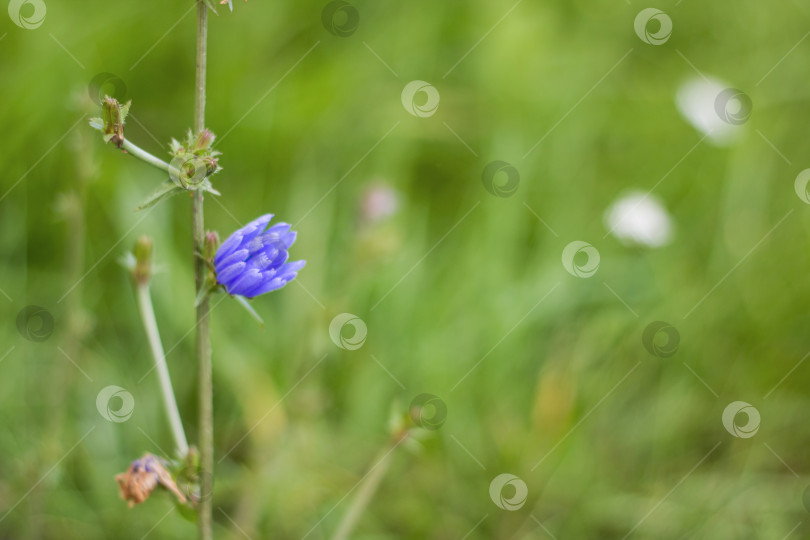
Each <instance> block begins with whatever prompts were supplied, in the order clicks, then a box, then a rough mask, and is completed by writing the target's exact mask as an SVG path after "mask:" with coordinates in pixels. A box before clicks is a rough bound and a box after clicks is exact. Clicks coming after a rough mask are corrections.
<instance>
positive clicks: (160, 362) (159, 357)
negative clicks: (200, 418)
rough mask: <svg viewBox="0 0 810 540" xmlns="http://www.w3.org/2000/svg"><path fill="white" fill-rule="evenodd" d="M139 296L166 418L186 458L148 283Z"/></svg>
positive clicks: (180, 424) (177, 446)
mask: <svg viewBox="0 0 810 540" xmlns="http://www.w3.org/2000/svg"><path fill="white" fill-rule="evenodd" d="M137 295H138V307H139V308H140V312H141V320H142V321H143V327H144V330H146V337H147V339H148V340H149V347H150V348H151V349H152V356H153V357H154V359H155V368H156V369H157V373H158V378H159V379H160V391H161V393H162V394H163V404H164V405H165V409H166V416H167V418H168V420H169V425H170V426H171V428H172V434H173V435H174V444H175V446H176V448H177V453H178V454H179V457H180V458H185V457H186V455H188V441H187V440H186V432H185V431H184V430H183V422H182V421H181V420H180V412H179V411H178V410H177V400H175V397H174V390H173V388H172V380H171V377H170V376H169V368H168V367H167V366H166V354H165V353H164V352H163V344H162V343H161V342H160V333H159V332H158V326H157V320H155V310H154V308H153V307H152V297H151V296H150V295H149V285H148V284H146V283H144V284H139V285H138V286H137Z"/></svg>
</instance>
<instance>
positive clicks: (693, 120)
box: [675, 77, 742, 146]
mask: <svg viewBox="0 0 810 540" xmlns="http://www.w3.org/2000/svg"><path fill="white" fill-rule="evenodd" d="M729 86H730V85H728V84H726V83H725V82H723V81H720V80H717V79H713V78H707V79H703V78H702V77H695V78H693V79H689V80H688V81H686V82H684V83H683V84H681V86H680V87H679V88H678V93H677V95H676V96H675V103H676V105H677V106H678V111H679V112H680V113H681V114H682V115H683V117H684V118H686V120H688V121H689V123H690V124H692V125H693V126H694V127H695V129H697V130H698V131H700V132H701V133H702V134H704V135H708V139H709V141H711V142H712V143H714V144H715V145H717V146H728V145H730V144H731V143H732V142H734V140H735V139H736V138H737V137H738V136H739V134H740V132H741V131H742V128H741V127H740V126H739V125H734V124H732V123H729V122H727V121H725V120H723V119H722V118H721V117H720V115H719V114H718V113H717V100H718V96H720V95H721V94H722V93H723V92H724V91H726V90H727V89H728V88H729ZM729 106H733V103H730V104H729Z"/></svg>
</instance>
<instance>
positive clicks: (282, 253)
mask: <svg viewBox="0 0 810 540" xmlns="http://www.w3.org/2000/svg"><path fill="white" fill-rule="evenodd" d="M271 219H273V214H265V215H263V216H262V217H260V218H259V219H256V220H254V221H251V222H250V223H248V224H247V225H245V226H244V227H242V228H241V229H239V230H238V231H236V232H235V233H233V234H232V235H231V236H230V237H229V238H228V239H227V240H225V242H224V243H223V244H222V245H221V246H220V247H219V249H218V250H217V254H216V256H215V257H214V268H215V269H216V272H217V281H218V282H219V283H220V284H221V285H223V286H224V287H225V290H226V291H228V294H238V295H242V296H246V297H247V298H253V297H254V296H259V295H260V294H264V293H266V292H270V291H274V290H276V289H280V288H281V287H283V286H284V285H286V284H287V282H289V281H292V280H293V279H295V276H297V275H298V270H300V269H301V268H303V266H304V264H306V261H295V262H287V259H288V258H289V256H290V254H289V253H287V250H288V249H290V246H291V245H292V244H293V242H295V236H296V233H295V231H291V230H290V227H291V226H290V224H289V223H278V224H276V225H273V226H272V227H270V228H269V229H267V230H265V229H266V227H267V224H268V223H270V220H271Z"/></svg>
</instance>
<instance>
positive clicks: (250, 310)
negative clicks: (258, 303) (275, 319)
mask: <svg viewBox="0 0 810 540" xmlns="http://www.w3.org/2000/svg"><path fill="white" fill-rule="evenodd" d="M233 298H234V299H235V300H236V301H237V302H238V303H239V305H240V306H242V307H243V308H245V311H247V312H248V313H249V314H250V316H251V317H253V318H254V319H256V321H257V322H258V323H259V325H260V326H261V327H262V328H264V321H263V320H262V318H261V316H260V315H259V314H258V313H256V310H255V309H253V306H251V305H250V303H248V300H247V298H245V297H244V296H240V295H238V294H234V295H233Z"/></svg>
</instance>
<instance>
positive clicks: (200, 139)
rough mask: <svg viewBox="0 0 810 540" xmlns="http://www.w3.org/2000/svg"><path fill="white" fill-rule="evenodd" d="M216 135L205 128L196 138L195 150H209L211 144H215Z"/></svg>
mask: <svg viewBox="0 0 810 540" xmlns="http://www.w3.org/2000/svg"><path fill="white" fill-rule="evenodd" d="M216 138H217V137H216V135H214V134H213V133H212V132H211V131H210V130H208V129H203V130H202V131H200V132H199V133H197V136H196V137H195V138H194V148H193V151H195V152H196V151H198V150H208V149H209V148H211V145H212V144H214V139H216Z"/></svg>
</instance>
